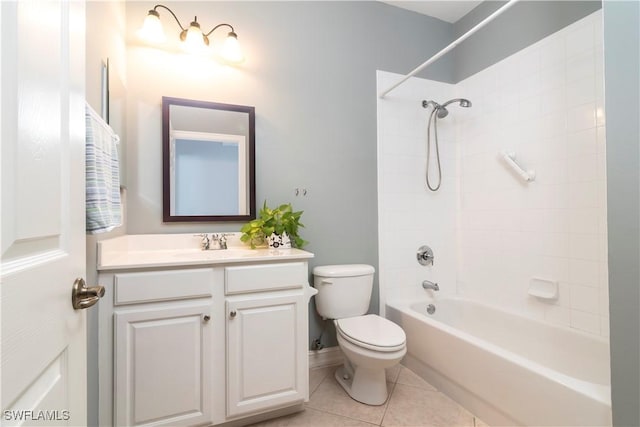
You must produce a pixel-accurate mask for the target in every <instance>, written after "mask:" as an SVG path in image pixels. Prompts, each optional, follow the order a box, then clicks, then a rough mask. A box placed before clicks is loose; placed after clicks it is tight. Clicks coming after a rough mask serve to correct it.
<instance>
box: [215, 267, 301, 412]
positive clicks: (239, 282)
mask: <svg viewBox="0 0 640 427" xmlns="http://www.w3.org/2000/svg"><path fill="white" fill-rule="evenodd" d="M225 280H226V283H225V287H226V316H227V320H226V327H227V415H228V416H230V417H235V416H238V415H243V414H248V413H254V412H256V411H260V410H264V409H267V408H273V407H282V406H284V405H287V404H292V403H302V402H303V401H304V400H305V399H307V398H308V388H309V386H308V355H307V351H306V349H307V342H308V339H307V338H308V332H307V301H308V298H307V296H306V293H305V289H304V286H305V284H306V282H307V264H306V262H292V263H283V264H263V265H252V266H239V267H228V268H226V271H225Z"/></svg>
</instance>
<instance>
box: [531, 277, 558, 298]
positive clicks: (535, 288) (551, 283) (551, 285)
mask: <svg viewBox="0 0 640 427" xmlns="http://www.w3.org/2000/svg"><path fill="white" fill-rule="evenodd" d="M529 295H532V296H534V297H536V298H540V299H544V300H557V299H558V282H556V281H555V280H548V279H541V278H539V277H533V278H531V280H530V281H529Z"/></svg>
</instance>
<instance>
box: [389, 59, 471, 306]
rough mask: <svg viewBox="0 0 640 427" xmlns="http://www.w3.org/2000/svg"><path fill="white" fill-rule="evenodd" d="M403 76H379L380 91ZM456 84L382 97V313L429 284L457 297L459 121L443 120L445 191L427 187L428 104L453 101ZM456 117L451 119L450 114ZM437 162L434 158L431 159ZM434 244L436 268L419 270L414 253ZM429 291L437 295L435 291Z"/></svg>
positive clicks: (420, 83)
mask: <svg viewBox="0 0 640 427" xmlns="http://www.w3.org/2000/svg"><path fill="white" fill-rule="evenodd" d="M400 77H401V76H398V75H397V74H392V73H386V72H381V71H379V72H378V89H379V90H380V89H383V88H387V87H388V86H390V85H391V84H393V83H395V82H396V81H398V79H399V78H400ZM453 90H454V86H453V85H451V84H446V83H440V82H435V81H431V80H424V79H411V80H409V81H407V82H406V83H405V84H404V85H402V86H400V87H399V88H398V89H396V90H395V91H394V92H393V94H391V95H388V96H387V97H386V98H385V99H384V100H378V224H379V225H378V239H379V245H378V246H379V263H378V266H379V269H380V271H379V274H380V276H379V280H380V284H381V286H380V301H381V302H382V303H381V305H380V311H381V312H382V313H384V301H385V300H386V299H393V298H410V299H415V298H420V297H421V296H422V295H424V293H425V292H426V291H425V290H424V289H422V286H421V283H422V281H423V280H425V279H428V280H431V281H435V282H438V283H439V284H440V289H441V290H440V294H449V295H454V294H455V293H456V239H455V235H456V204H457V191H456V186H457V185H458V182H457V179H456V175H457V161H456V159H457V155H456V152H457V148H456V143H455V119H454V118H452V119H449V118H447V119H445V120H442V121H440V123H439V126H438V131H439V134H440V152H441V161H442V170H443V180H442V187H441V188H442V191H440V192H438V193H432V192H430V191H428V190H427V187H426V184H425V178H424V174H425V164H426V152H427V151H426V140H425V135H426V132H427V118H428V113H429V111H430V110H429V111H428V110H425V109H424V108H422V100H431V99H433V100H436V101H438V102H441V101H442V100H444V99H450V98H452V97H453ZM451 116H453V115H451ZM432 160H433V159H432ZM422 245H429V246H430V247H431V248H432V249H433V251H434V253H435V264H434V266H433V267H431V266H427V267H424V266H421V265H420V264H418V262H417V260H416V251H417V249H418V248H419V247H420V246H422ZM430 292H431V291H430Z"/></svg>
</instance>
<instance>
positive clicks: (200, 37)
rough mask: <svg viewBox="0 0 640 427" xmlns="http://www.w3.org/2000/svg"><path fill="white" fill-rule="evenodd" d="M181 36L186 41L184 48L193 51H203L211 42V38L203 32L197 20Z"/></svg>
mask: <svg viewBox="0 0 640 427" xmlns="http://www.w3.org/2000/svg"><path fill="white" fill-rule="evenodd" d="M180 38H181V39H182V41H183V43H184V44H183V47H184V49H185V50H186V51H188V52H191V53H199V52H203V51H204V50H205V49H206V47H207V45H208V44H209V40H208V39H207V38H206V36H205V35H204V34H202V30H200V24H198V22H197V21H193V22H192V23H191V25H189V28H188V29H187V30H186V33H184V32H183V34H182V35H180Z"/></svg>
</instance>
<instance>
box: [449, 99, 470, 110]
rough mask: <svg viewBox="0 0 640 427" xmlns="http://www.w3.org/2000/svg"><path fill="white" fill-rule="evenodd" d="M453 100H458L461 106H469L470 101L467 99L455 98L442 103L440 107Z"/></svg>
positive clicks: (451, 102)
mask: <svg viewBox="0 0 640 427" xmlns="http://www.w3.org/2000/svg"><path fill="white" fill-rule="evenodd" d="M454 102H458V103H459V104H460V106H461V107H465V108H469V107H471V101H469V100H468V99H464V98H455V99H452V100H450V101H447V102H445V103H444V104H442V108H444V107H446V106H447V105H449V104H453V103H454Z"/></svg>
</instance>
